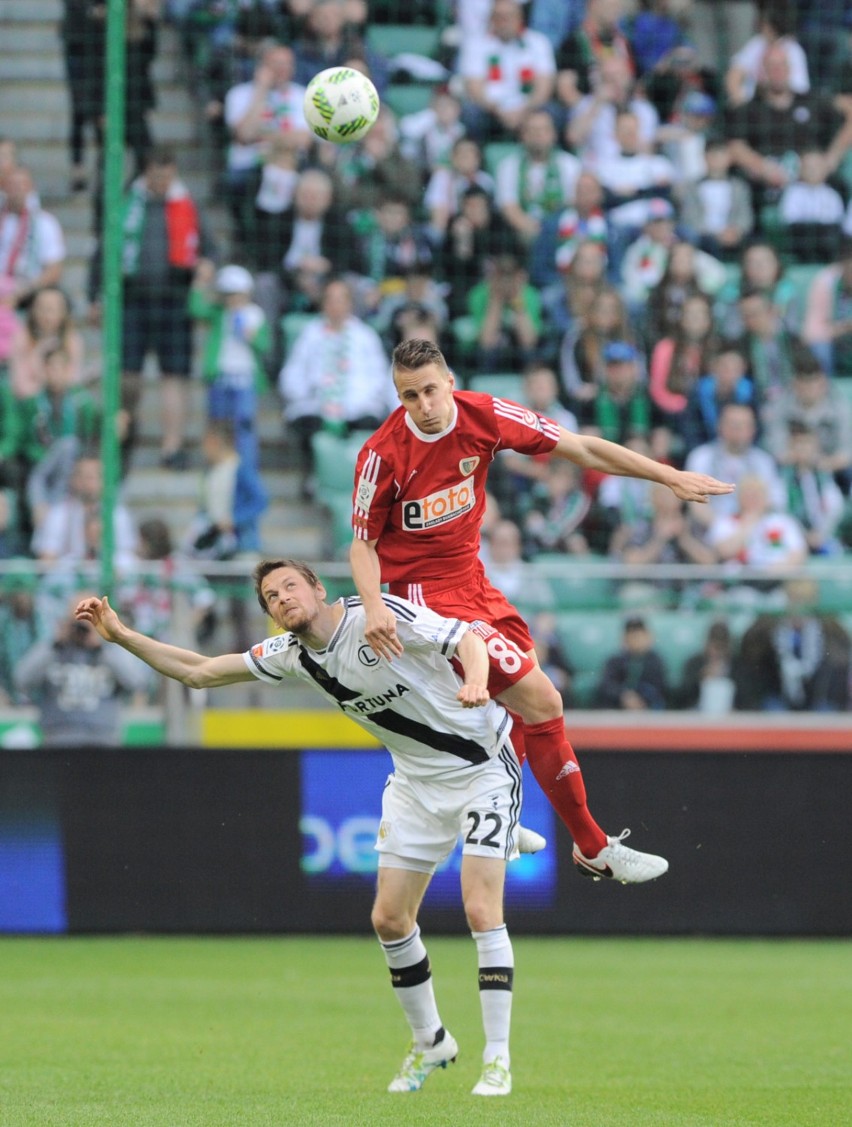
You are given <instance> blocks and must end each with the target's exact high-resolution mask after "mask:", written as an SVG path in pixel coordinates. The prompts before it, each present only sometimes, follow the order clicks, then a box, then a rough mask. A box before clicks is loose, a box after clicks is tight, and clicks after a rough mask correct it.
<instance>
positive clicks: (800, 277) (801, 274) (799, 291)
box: [784, 264, 824, 324]
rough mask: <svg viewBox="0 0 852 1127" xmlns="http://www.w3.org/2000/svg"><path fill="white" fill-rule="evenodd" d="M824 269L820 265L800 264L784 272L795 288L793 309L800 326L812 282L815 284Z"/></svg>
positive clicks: (789, 267)
mask: <svg viewBox="0 0 852 1127" xmlns="http://www.w3.org/2000/svg"><path fill="white" fill-rule="evenodd" d="M822 269H824V267H823V266H820V265H804V264H798V265H795V266H788V267H787V268H786V270H785V271H784V277H785V278H786V279H787V280H788V281H789V282H790V284H791V285H792V286H793V299H792V302H791V308H792V312H793V316H794V317H795V319H796V321H797V323H798V324H801V322H802V320H803V318H804V316H805V309H806V307H807V303H808V291H809V290H810V288H811V282H813V280H814V277H815V276H816V275H817V274H818V273H819V272H820V270H822Z"/></svg>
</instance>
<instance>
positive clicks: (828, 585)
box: [808, 558, 852, 614]
mask: <svg viewBox="0 0 852 1127" xmlns="http://www.w3.org/2000/svg"><path fill="white" fill-rule="evenodd" d="M808 571H809V572H810V574H811V576H812V577H813V579H814V580H815V581H816V583H817V587H818V594H817V608H818V609H819V610H821V611H823V612H824V613H826V614H848V613H850V612H852V561H850V560H849V559H848V558H847V559H843V560H840V559H830V558H826V559H819V558H816V559H810V560H809V561H808Z"/></svg>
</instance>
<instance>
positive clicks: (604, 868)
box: [574, 830, 669, 884]
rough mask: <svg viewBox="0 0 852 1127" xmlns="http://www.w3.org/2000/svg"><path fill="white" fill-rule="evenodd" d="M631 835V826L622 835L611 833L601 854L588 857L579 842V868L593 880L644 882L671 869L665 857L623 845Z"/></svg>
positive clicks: (575, 852)
mask: <svg viewBox="0 0 852 1127" xmlns="http://www.w3.org/2000/svg"><path fill="white" fill-rule="evenodd" d="M629 836H630V830H622V831H621V833H620V834H619V835H618V837H608V838H607V839H606V840H607V844H606V845H605V846H604V847H603V849H602V850H601V851H600V853H599V854H598V855H597V857H584V856H583V854H582V853H581V852H580V850H579V849H578V848H577V846H576V845H575V846H574V864H575V865H576V866H577V870H578V872H580V873H581V874H582V875H583V876H584V877H591V878H592V880H619V881H621V883H622V884H643V883H644V882H645V881H647V880H656V879H657V877H661V876H662V875H663V873H666V872H668V868H669V863H668V861H667V860H666V859H665V857H657V856H656V855H655V854H654V853H640V852H639V850H638V849H630V848H629V846H627V845H622V844H621V843H622V842H623V841H624V839H625V838H626V837H629Z"/></svg>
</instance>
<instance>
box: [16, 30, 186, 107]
mask: <svg viewBox="0 0 852 1127" xmlns="http://www.w3.org/2000/svg"><path fill="white" fill-rule="evenodd" d="M152 73H153V77H154V83H155V84H156V87H157V89H160V87H161V85H162V84H163V83H167V82H185V81H188V80H189V73H188V68H187V65H186V63H185V62H184V60H183V59H182V58H181V57H180V55H179V54H177V53H166V52H160V53H158V55H157V58H156V59H155V60H154V66H153V68H152ZM19 79H25V80H26V79H29V80H31V81H35V80H37V81H40V82H48V81H50V82H60V81H64V79H65V64H64V62H63V60H62V56H61V54H60V53H59V50H58V46H57V47H54V49H53V50H52V51H51V50H44V51H39V50H36V51H30V50H18V49H17V48H16V45H15V43H14V36H13V35H12V34H10V33H9V32H7V31H5V29H4V33H3V35H2V36H0V80H2V81H3V82H10V81H18V80H19ZM9 94H10V92H9V91H8V90H7V91H6V96H5V97H4V101H6V98H7V97H9Z"/></svg>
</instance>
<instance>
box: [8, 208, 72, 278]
mask: <svg viewBox="0 0 852 1127" xmlns="http://www.w3.org/2000/svg"><path fill="white" fill-rule="evenodd" d="M22 219H23V221H24V222H29V223H30V224H31V225H32V229H31V230H28V231H27V232H26V234H25V235H24V237H23V239H21V221H22ZM19 244H20V245H19ZM13 257H14V261H12V259H13ZM64 260H65V237H64V235H63V234H62V228H61V227H60V225H59V220H58V219H57V218H56V216H54V215H51V214H50V212H49V211H42V210H41V208H39V207H36V208H33V209H30V210H28V211H27V212H26V214H25V216H23V217H22V216H21V215H19V214H18V213H17V212H14V211H6V210H2V211H0V274H7V275H11V276H12V277H14V278H23V279H25V280H32V279H33V278H37V277H38V276H39V274H41V272H42V270H44V268H45V267H46V266H53V265H54V264H55V263H57V262H63V261H64ZM10 267H11V269H10Z"/></svg>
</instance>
